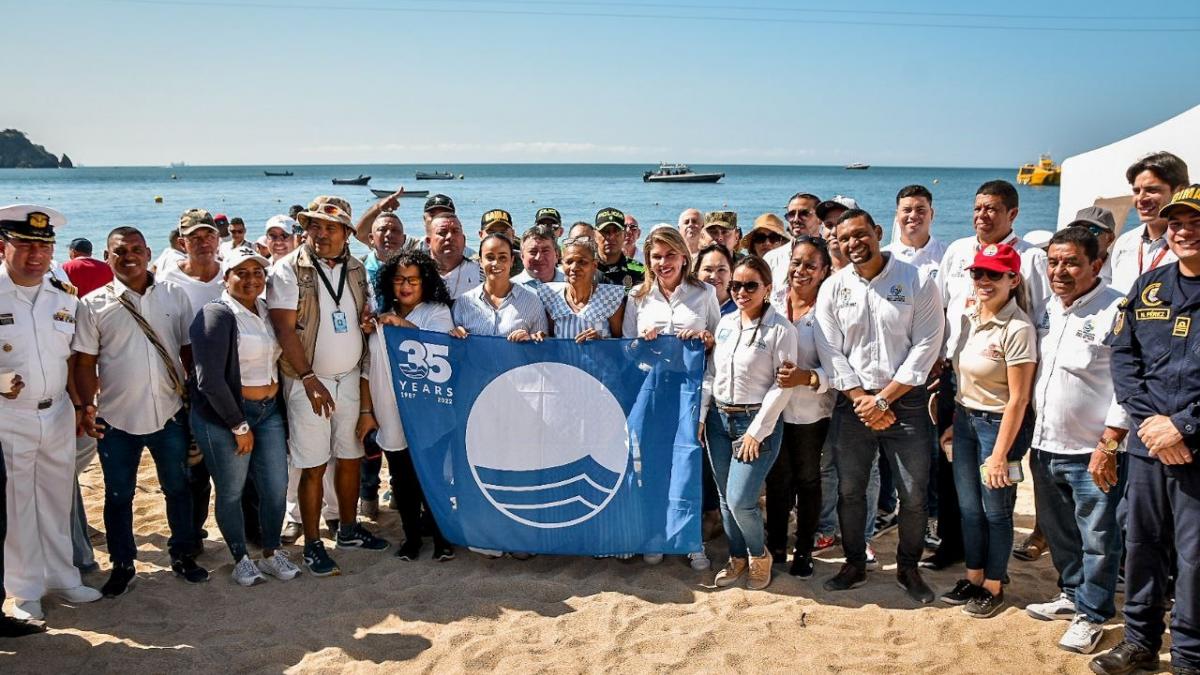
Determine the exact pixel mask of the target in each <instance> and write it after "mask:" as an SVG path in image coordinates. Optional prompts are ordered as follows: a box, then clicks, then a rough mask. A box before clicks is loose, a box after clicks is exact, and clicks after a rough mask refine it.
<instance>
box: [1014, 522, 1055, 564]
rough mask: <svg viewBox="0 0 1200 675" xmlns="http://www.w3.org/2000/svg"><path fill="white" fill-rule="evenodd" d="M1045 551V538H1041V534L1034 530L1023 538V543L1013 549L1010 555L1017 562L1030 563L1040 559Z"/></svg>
mask: <svg viewBox="0 0 1200 675" xmlns="http://www.w3.org/2000/svg"><path fill="white" fill-rule="evenodd" d="M1046 549H1047V547H1046V538H1045V537H1043V536H1042V533H1041V532H1038V531H1036V530H1035V531H1033V532H1031V533H1030V534H1029V536H1028V537H1025V541H1022V542H1021V543H1020V544H1017V545H1016V546H1014V547H1013V550H1012V555H1013V557H1014V558H1016V559H1017V560H1024V561H1025V562H1032V561H1034V560H1037V559H1038V558H1040V557H1042V554H1044V553H1045V552H1046Z"/></svg>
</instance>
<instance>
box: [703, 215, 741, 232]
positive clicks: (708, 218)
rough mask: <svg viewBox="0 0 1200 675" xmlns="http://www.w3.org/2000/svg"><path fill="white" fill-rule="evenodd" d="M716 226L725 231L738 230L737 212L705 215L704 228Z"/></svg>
mask: <svg viewBox="0 0 1200 675" xmlns="http://www.w3.org/2000/svg"><path fill="white" fill-rule="evenodd" d="M710 225H716V226H717V227H720V228H721V229H724V230H736V229H737V212H736V211H709V212H708V213H706V214H704V227H709V226H710Z"/></svg>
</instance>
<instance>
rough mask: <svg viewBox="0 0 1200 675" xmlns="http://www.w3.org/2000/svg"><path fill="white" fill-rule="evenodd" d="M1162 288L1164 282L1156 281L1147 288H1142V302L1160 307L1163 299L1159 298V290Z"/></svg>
mask: <svg viewBox="0 0 1200 675" xmlns="http://www.w3.org/2000/svg"><path fill="white" fill-rule="evenodd" d="M1160 289H1162V282H1161V281H1156V282H1154V283H1152V284H1150V285H1149V286H1147V287H1146V288H1144V289H1142V304H1143V305H1145V306H1147V307H1158V306H1159V305H1161V304H1162V300H1159V298H1158V291H1159V290H1160Z"/></svg>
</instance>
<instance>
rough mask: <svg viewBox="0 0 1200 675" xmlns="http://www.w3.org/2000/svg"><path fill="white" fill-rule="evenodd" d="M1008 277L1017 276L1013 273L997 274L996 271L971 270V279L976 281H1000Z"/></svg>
mask: <svg viewBox="0 0 1200 675" xmlns="http://www.w3.org/2000/svg"><path fill="white" fill-rule="evenodd" d="M1006 276H1016V275H1015V274H1013V273H1012V272H996V271H994V270H981V269H979V268H975V269H972V270H971V278H972V279H974V280H975V281H979V280H980V279H982V278H984V277H987V278H988V281H1000V280H1001V279H1003V278H1004V277H1006Z"/></svg>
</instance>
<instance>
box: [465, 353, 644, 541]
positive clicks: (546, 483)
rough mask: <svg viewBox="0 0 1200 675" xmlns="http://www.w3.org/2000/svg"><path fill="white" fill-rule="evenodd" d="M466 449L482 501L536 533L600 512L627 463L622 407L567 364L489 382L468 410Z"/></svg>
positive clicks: (543, 365)
mask: <svg viewBox="0 0 1200 675" xmlns="http://www.w3.org/2000/svg"><path fill="white" fill-rule="evenodd" d="M466 444H467V461H468V462H469V463H470V465H471V475H472V476H473V477H474V478H475V483H476V484H477V485H478V486H479V489H480V490H481V491H482V492H483V494H484V496H485V497H486V498H487V500H488V501H489V502H491V504H492V505H493V506H495V507H496V508H497V509H498V510H499V511H500V512H501V513H503V514H504V515H505V516H507V517H509V518H511V519H512V520H515V521H517V522H519V523H522V524H525V525H529V526H531V527H537V528H559V527H569V526H571V525H576V524H578V523H582V522H584V521H585V520H588V519H589V518H592V517H594V516H595V515H596V514H597V513H600V512H601V511H603V510H604V507H606V506H608V503H609V502H610V501H612V498H613V496H614V495H615V494H616V493H617V489H618V488H619V487H620V485H621V480H622V478H624V476H625V471H626V468H627V466H628V464H629V433H628V431H627V427H626V419H625V411H624V410H622V409H621V404H620V403H619V402H618V401H617V399H616V398H615V397H614V396H613V395H612V393H611V392H610V391H609V390H608V388H607V387H605V386H604V385H603V384H602V383H601V382H600V381H599V380H597V379H596V378H594V377H592V376H591V375H589V374H587V373H586V372H584V371H582V370H580V369H579V368H576V367H575V366H571V365H567V364H565V363H535V364H530V365H526V366H520V367H518V368H514V369H512V370H510V371H508V372H506V373H503V374H502V375H500V376H498V377H497V378H496V379H494V380H492V381H491V382H489V383H488V384H487V386H486V387H484V388H483V391H481V392H480V393H479V396H478V397H477V398H476V399H475V403H474V405H472V407H471V414H470V416H469V417H468V419H467V435H466Z"/></svg>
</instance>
